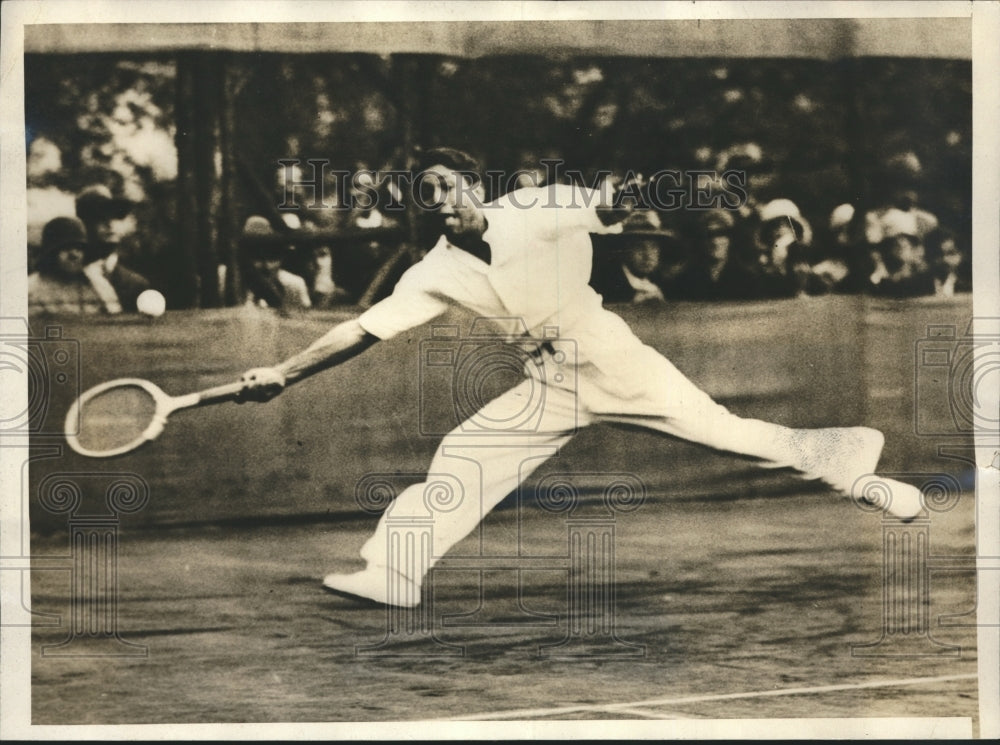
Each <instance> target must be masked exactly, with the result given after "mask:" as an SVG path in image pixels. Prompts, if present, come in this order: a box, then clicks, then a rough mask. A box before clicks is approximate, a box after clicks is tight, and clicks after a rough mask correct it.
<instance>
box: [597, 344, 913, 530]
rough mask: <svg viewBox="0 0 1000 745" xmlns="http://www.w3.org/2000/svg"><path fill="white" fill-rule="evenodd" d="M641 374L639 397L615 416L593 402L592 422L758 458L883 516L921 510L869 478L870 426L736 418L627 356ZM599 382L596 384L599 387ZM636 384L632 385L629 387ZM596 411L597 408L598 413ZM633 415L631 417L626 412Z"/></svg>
mask: <svg viewBox="0 0 1000 745" xmlns="http://www.w3.org/2000/svg"><path fill="white" fill-rule="evenodd" d="M630 359H634V360H635V362H636V363H637V364H638V365H641V367H642V375H641V376H640V377H641V378H643V379H645V385H642V384H640V386H639V388H640V389H641V388H645V391H646V392H645V393H644V394H643V395H640V396H638V397H633V398H632V399H631V400H629V401H625V402H622V401H619V405H618V408H619V410H621V409H625V411H626V413H624V414H620V413H618V412H614V411H613V410H611V406H609V401H603V402H602V401H600V399H601V398H602V396H601V395H600V391H599V389H598V395H597V396H596V398H597V399H598V402H597V406H596V408H598V410H603V412H605V413H603V414H600V415H598V417H597V418H598V419H601V420H604V421H620V422H627V423H629V424H638V425H642V426H645V427H649V428H651V429H656V430H659V431H661V432H667V433H669V434H671V435H675V436H677V437H681V438H683V439H685V440H690V441H692V442H697V443H700V444H702V445H707V446H709V447H712V448H715V449H718V450H725V451H729V452H733V453H738V454H741V455H746V456H751V457H753V458H757V459H759V462H760V464H761V465H763V466H765V467H772V468H781V467H788V468H792V469H795V470H796V471H797V472H798V473H799V474H800V475H801V476H803V477H804V478H808V479H821V480H822V481H824V482H825V483H826V484H828V485H829V486H831V487H833V488H834V489H835V490H837V491H838V492H840V493H842V494H845V495H849V496H852V497H854V498H856V499H865V500H868V501H874V502H876V503H879V504H880V506H882V507H883V508H884V509H886V510H887V511H888V512H889V513H890V514H893V515H895V516H896V517H899V518H902V519H911V518H913V517H914V516H916V515H917V514H918V513H919V512H920V511H921V509H922V502H921V496H920V491H919V490H918V489H917V488H916V487H914V486H911V485H909V484H904V483H902V482H899V481H895V480H893V479H889V478H885V477H877V476H875V468H876V466H877V465H878V460H879V457H880V456H881V453H882V446H883V444H884V437H883V435H882V433H881V432H879V431H878V430H875V429H871V428H869V427H830V428H824V429H794V428H790V427H784V426H781V425H778V424H773V423H771V422H766V421H762V420H759V419H750V418H744V417H740V416H737V415H735V414H733V413H731V412H730V411H728V410H727V409H726V408H725V407H724V406H722V405H720V404H718V403H716V402H715V401H713V400H712V398H711V397H710V396H709V395H708V394H706V393H705V392H704V391H702V390H701V389H699V388H698V387H697V386H695V385H694V384H693V383H692V382H691V381H690V380H688V379H687V378H686V377H685V376H684V375H683V374H682V373H681V372H680V371H679V370H677V368H676V367H674V365H673V364H672V363H671V362H670V361H669V360H667V359H665V358H664V357H663V356H662V355H660V354H659V353H658V352H656V351H655V350H653V349H652V348H650V347H645V346H643V347H642V350H641V351H636V353H635V354H631V353H630ZM602 382H603V381H602ZM634 383H635V381H634V380H633V384H634ZM602 404H603V406H602ZM633 412H634V413H633Z"/></svg>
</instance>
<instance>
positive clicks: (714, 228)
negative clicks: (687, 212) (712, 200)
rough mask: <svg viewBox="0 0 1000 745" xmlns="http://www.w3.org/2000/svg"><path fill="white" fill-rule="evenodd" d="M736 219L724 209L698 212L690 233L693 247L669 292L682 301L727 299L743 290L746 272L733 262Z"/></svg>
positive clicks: (736, 296) (743, 294) (738, 296)
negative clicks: (689, 256)
mask: <svg viewBox="0 0 1000 745" xmlns="http://www.w3.org/2000/svg"><path fill="white" fill-rule="evenodd" d="M735 228H736V219H735V218H734V216H733V213H732V212H730V211H728V210H723V209H714V210H706V211H705V212H701V213H699V214H698V219H697V221H696V223H695V225H694V226H693V228H692V231H691V234H692V235H693V236H694V240H695V250H694V254H693V256H692V257H691V260H690V262H689V263H688V265H687V266H686V267H685V269H684V271H682V272H681V273H680V275H679V276H678V278H677V280H676V281H675V282H674V289H673V295H674V296H675V297H678V298H682V299H686V300H731V299H735V298H741V297H744V296H745V295H746V293H747V284H746V282H747V273H746V271H745V270H744V269H743V268H742V266H741V265H740V264H739V263H738V262H737V248H736V240H737V239H736V232H735Z"/></svg>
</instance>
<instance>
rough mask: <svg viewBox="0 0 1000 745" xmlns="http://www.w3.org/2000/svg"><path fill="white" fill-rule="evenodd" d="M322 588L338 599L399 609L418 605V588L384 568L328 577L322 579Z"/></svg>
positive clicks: (397, 573)
mask: <svg viewBox="0 0 1000 745" xmlns="http://www.w3.org/2000/svg"><path fill="white" fill-rule="evenodd" d="M323 586H324V587H325V588H326V589H328V590H330V591H331V592H334V593H336V594H338V595H345V596H347V597H351V598H355V599H357V598H362V599H364V600H372V601H374V602H376V603H381V604H382V605H394V606H397V607H400V608H415V607H416V606H418V605H420V584H419V583H416V582H413V581H412V580H410V579H408V578H407V577H404V576H403V575H402V574H400V573H399V572H396V571H393V570H391V569H388V568H386V567H384V566H374V565H369V566H368V567H366V568H365V569H362V570H361V571H360V572H354V573H353V574H328V575H326V577H324V578H323Z"/></svg>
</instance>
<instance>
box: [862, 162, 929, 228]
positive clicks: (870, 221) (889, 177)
mask: <svg viewBox="0 0 1000 745" xmlns="http://www.w3.org/2000/svg"><path fill="white" fill-rule="evenodd" d="M922 174H923V167H922V165H921V163H920V160H919V158H917V156H916V154H915V153H913V152H903V153H897V154H896V155H893V156H891V157H890V158H888V159H886V161H885V162H884V163H883V164H882V166H881V168H880V174H879V180H880V182H881V185H882V188H883V192H882V193H883V194H884V195H885V197H886V201H885V203H884V204H882V205H880V206H879V207H877V208H875V209H873V210H870V211H868V212H866V213H865V239H866V240H867V241H868V243H869V244H870V245H872V246H879V245H881V244H882V242H883V241H884V240H885V239H887V238H892V237H894V236H896V235H901V234H905V235H912V236H915V237H916V238H917V240H918V241H919V242H921V243H922V242H923V240H924V238H925V237H926V236H927V234H928V233H930V232H931V231H932V230H934V228H936V227H937V226H938V219H937V217H935V216H934V215H933V214H932V213H930V212H928V211H927V210H924V209H921V208H920V207H919V206H918V194H917V184H918V183H919V181H920V179H921V176H922Z"/></svg>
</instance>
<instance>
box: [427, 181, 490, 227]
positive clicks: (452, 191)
mask: <svg viewBox="0 0 1000 745" xmlns="http://www.w3.org/2000/svg"><path fill="white" fill-rule="evenodd" d="M424 183H425V184H427V185H430V186H433V188H434V190H435V199H434V203H435V204H438V205H440V206H439V207H438V209H437V213H438V216H439V217H440V219H441V223H442V231H443V232H444V235H445V237H446V238H447V239H448V240H449V241H452V242H456V241H457V242H459V243H460V242H461V241H462V240H463V239H466V240H467V239H469V238H479V237H482V235H483V233H484V232H486V216H485V215H484V214H483V212H482V204H483V193H482V189H481V188H480V187H474V186H473V185H472V182H471V180H470V179H469V177H468V176H463V175H462V174H460V173H458V172H457V171H454V170H452V169H451V168H448V167H447V166H443V165H436V166H432V167H431V168H428V169H427V170H426V171H424Z"/></svg>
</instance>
